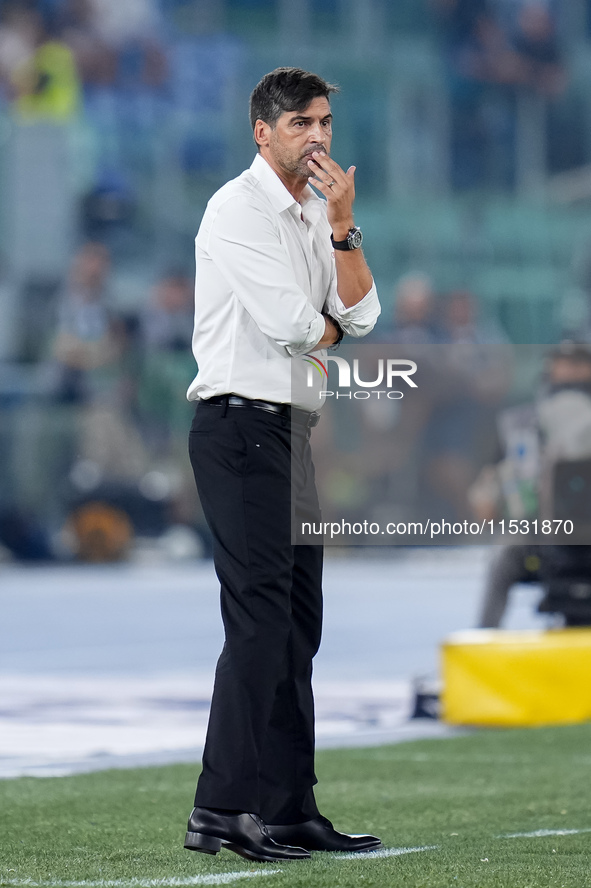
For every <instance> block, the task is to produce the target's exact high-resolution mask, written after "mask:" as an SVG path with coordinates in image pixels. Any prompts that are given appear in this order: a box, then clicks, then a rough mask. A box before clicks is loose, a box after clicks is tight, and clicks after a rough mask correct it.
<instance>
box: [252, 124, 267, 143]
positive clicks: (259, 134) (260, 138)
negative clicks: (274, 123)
mask: <svg viewBox="0 0 591 888" xmlns="http://www.w3.org/2000/svg"><path fill="white" fill-rule="evenodd" d="M253 135H254V140H255V142H256V143H257V145H258V146H259V148H263V147H265V146H267V145H268V144H269V138H270V135H271V127H270V126H269V124H268V123H265V121H264V120H256V121H255V125H254V133H253Z"/></svg>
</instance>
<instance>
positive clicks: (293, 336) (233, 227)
mask: <svg viewBox="0 0 591 888" xmlns="http://www.w3.org/2000/svg"><path fill="white" fill-rule="evenodd" d="M199 240H201V241H202V245H203V247H204V249H205V250H206V252H207V253H208V255H209V257H210V258H211V259H212V261H213V262H214V263H215V265H216V266H217V268H218V270H219V272H220V274H221V275H222V276H223V277H224V278H225V280H226V281H227V283H228V285H229V286H230V288H231V289H232V291H233V293H234V294H235V295H236V298H237V299H239V300H240V302H241V304H242V305H243V306H244V308H245V309H246V311H247V312H248V313H249V315H250V316H251V317H252V318H253V320H254V322H255V323H256V324H257V326H258V327H259V329H260V330H261V331H262V332H263V333H264V334H265V335H266V336H269V337H270V338H271V339H273V340H275V342H277V343H278V344H279V345H281V346H285V347H286V348H288V350H289V351H290V352H291V353H292V354H296V353H298V354H299V353H304V352H306V351H308V350H309V349H310V348H311V347H312V346H314V345H316V343H317V342H318V341H319V340H320V339H321V338H322V336H323V335H324V328H325V324H324V318H323V317H322V314H321V313H320V312H318V311H316V309H315V308H314V306H313V305H312V303H311V302H310V301H309V299H308V298H307V296H306V294H305V293H304V291H303V290H302V289H301V288H300V287H299V286H298V284H297V283H296V281H295V280H294V274H293V269H292V267H291V263H290V259H289V254H288V252H287V250H286V249H285V247H284V246H283V244H282V243H281V233H280V230H279V227H278V225H277V223H276V222H275V220H274V219H273V218H272V215H271V214H270V213H269V212H266V208H265V207H264V206H262V205H261V204H260V203H258V202H257V201H256V199H255V200H253V199H251V197H250V196H249V195H246V194H238V195H233V196H232V197H230V198H228V199H227V200H225V201H224V202H223V203H222V204H221V205H220V207H219V208H218V210H217V213H216V214H215V215H214V216H213V217H212V219H211V221H210V224H209V226H208V228H207V229H206V230H205V231H203V232H200V234H199V236H198V241H199Z"/></svg>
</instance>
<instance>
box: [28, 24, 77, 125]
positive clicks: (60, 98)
mask: <svg viewBox="0 0 591 888" xmlns="http://www.w3.org/2000/svg"><path fill="white" fill-rule="evenodd" d="M13 79H14V82H15V86H16V87H17V90H18V92H19V96H18V98H17V99H16V102H15V108H16V111H17V113H18V115H19V117H20V118H21V119H22V120H23V121H27V122H36V121H39V120H47V121H53V122H55V123H60V122H62V123H63V122H65V121H67V120H70V119H71V118H72V117H74V116H75V115H76V114H77V113H78V111H79V110H80V101H81V87H80V81H79V77H78V72H77V70H76V62H75V61H74V56H73V54H72V52H71V50H70V49H69V48H68V47H67V46H66V45H65V44H64V43H60V42H59V41H57V40H50V41H48V42H47V43H44V44H42V45H41V46H39V47H38V48H37V50H36V51H35V53H34V54H33V56H32V57H31V59H30V60H29V61H28V62H26V63H25V64H24V65H22V66H21V68H20V69H19V70H18V71H16V72H15V74H14V76H13Z"/></svg>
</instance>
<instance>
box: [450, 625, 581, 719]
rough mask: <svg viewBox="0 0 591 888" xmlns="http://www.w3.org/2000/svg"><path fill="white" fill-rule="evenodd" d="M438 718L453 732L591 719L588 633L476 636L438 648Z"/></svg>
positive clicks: (464, 635)
mask: <svg viewBox="0 0 591 888" xmlns="http://www.w3.org/2000/svg"><path fill="white" fill-rule="evenodd" d="M442 678H443V693H442V718H443V719H444V721H446V722H448V723H449V724H454V725H491V726H492V725H499V726H509V725H516V726H517V725H519V726H527V725H551V724H568V723H573V722H582V721H588V720H590V719H591V628H584V629H578V628H577V629H554V630H552V629H551V630H547V631H537V630H534V631H531V630H530V631H520V632H513V631H505V630H501V629H476V630H471V631H469V632H458V633H455V634H454V635H451V636H450V637H449V638H447V639H446V640H445V642H444V643H443V646H442Z"/></svg>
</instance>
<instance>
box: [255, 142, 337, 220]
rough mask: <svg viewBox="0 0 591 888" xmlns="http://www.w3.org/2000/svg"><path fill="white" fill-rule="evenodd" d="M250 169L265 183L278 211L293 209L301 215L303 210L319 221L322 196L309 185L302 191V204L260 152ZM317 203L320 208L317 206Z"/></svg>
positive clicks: (306, 214)
mask: <svg viewBox="0 0 591 888" xmlns="http://www.w3.org/2000/svg"><path fill="white" fill-rule="evenodd" d="M250 171H251V173H252V174H253V175H254V176H255V177H256V178H257V179H258V180H259V182H260V183H261V185H263V187H264V189H265V191H266V192H267V194H268V195H269V198H270V199H271V202H272V204H273V206H274V207H275V209H276V210H277V212H278V213H282V212H283V210H291V211H292V212H295V213H296V215H297V216H299V215H300V212H302V213H303V214H304V217H305V218H306V217H309V218H310V219H311V220H313V221H314V222H316V221H317V218H318V215H319V210H320V198H319V197H318V196H317V195H316V194H315V193H314V191H313V190H312V188H310V186H309V185H306V187H305V188H304V190H303V192H302V202H301V205H300V204H299V203H298V202H297V200H296V199H295V197H294V196H293V194H290V192H289V191H288V190H287V188H286V187H285V185H284V184H283V182H282V181H281V179H280V178H279V176H278V175H277V173H276V172H275V171H274V170H273V169H272V168H271V167H270V165H269V164H268V163H267V161H266V160H265V158H264V157H262V156H261V155H260V154H257V155H256V156H255V159H254V160H253V162H252V164H251V166H250ZM316 203H317V204H318V208H316Z"/></svg>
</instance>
